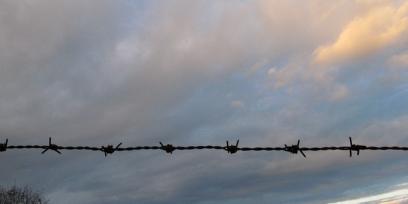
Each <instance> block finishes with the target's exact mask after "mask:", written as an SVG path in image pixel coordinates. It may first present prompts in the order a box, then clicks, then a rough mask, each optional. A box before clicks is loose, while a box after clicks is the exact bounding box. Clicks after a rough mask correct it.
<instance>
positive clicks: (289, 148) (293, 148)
mask: <svg viewBox="0 0 408 204" xmlns="http://www.w3.org/2000/svg"><path fill="white" fill-rule="evenodd" d="M159 144H160V146H134V147H120V146H121V145H122V143H119V144H118V145H116V146H115V147H114V145H107V146H101V147H91V146H60V145H56V144H53V143H52V141H51V138H49V141H48V144H47V145H9V144H8V139H6V141H5V142H4V143H0V152H5V151H6V150H8V149H42V150H43V151H42V152H41V153H43V154H44V153H45V152H47V151H48V150H52V151H55V152H57V153H59V154H62V153H61V151H60V150H88V151H101V152H103V153H104V154H105V157H106V156H107V155H108V154H113V153H114V152H121V151H138V150H163V151H165V152H166V153H169V154H172V153H173V152H174V151H175V150H203V149H209V150H225V151H226V152H227V153H229V154H235V153H237V152H239V151H242V152H246V151H285V152H289V153H292V154H297V153H298V152H300V153H301V154H302V156H303V157H305V158H306V154H305V153H304V152H305V151H334V150H341V151H349V155H350V157H352V152H353V151H354V152H356V153H357V155H359V154H360V150H402V151H408V147H403V146H364V145H357V144H353V141H352V139H351V137H349V146H325V147H300V140H298V142H297V144H294V145H286V144H285V145H284V146H283V147H238V144H239V140H237V142H236V144H235V145H233V144H229V142H228V141H227V142H226V146H213V145H206V146H174V145H172V144H166V145H164V144H163V143H162V142H159Z"/></svg>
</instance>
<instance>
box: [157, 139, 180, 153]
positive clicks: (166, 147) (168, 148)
mask: <svg viewBox="0 0 408 204" xmlns="http://www.w3.org/2000/svg"><path fill="white" fill-rule="evenodd" d="M159 143H160V146H161V149H162V150H164V151H165V152H167V153H169V154H173V152H174V150H176V148H175V147H174V146H173V145H171V144H166V145H163V143H162V142H159Z"/></svg>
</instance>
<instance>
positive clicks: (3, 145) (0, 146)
mask: <svg viewBox="0 0 408 204" xmlns="http://www.w3.org/2000/svg"><path fill="white" fill-rule="evenodd" d="M7 143H8V139H6V142H5V143H0V152H5V151H6V150H7Z"/></svg>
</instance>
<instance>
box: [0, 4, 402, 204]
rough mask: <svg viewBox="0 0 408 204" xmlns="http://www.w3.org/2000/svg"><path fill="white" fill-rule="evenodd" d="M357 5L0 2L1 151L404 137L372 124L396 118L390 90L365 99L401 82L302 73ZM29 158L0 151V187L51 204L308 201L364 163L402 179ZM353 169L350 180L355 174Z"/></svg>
mask: <svg viewBox="0 0 408 204" xmlns="http://www.w3.org/2000/svg"><path fill="white" fill-rule="evenodd" d="M377 6H379V4H378V5H377ZM358 7H359V6H356V5H355V4H354V2H352V1H336V2H329V1H310V2H306V1H305V2H303V1H302V2H292V1H255V2H253V1H234V2H229V1H217V2H213V3H208V2H206V1H194V2H192V1H169V2H164V3H163V2H160V3H158V2H156V1H145V2H143V1H137V2H132V1H120V0H119V1H115V2H113V1H98V2H97V3H95V1H91V0H89V1H69V2H56V1H44V2H36V3H34V2H17V1H11V0H10V1H2V2H1V3H0V27H1V29H0V45H1V46H0V61H1V62H2V63H1V69H0V96H1V97H0V115H1V116H2V117H1V118H0V131H1V134H2V136H1V137H3V138H9V144H11V145H12V144H42V143H43V142H44V143H46V142H47V139H48V137H53V141H54V142H55V143H56V144H61V145H96V146H101V145H107V144H117V143H119V142H123V146H134V145H157V144H158V141H162V142H164V143H172V144H177V145H189V144H192V145H201V144H214V145H224V144H225V140H230V141H231V140H236V139H240V144H242V145H243V146H277V145H283V144H285V143H286V144H290V143H292V142H293V143H295V142H296V141H297V139H299V138H301V139H302V141H304V145H305V146H312V145H315V143H314V142H316V145H327V144H332V143H335V142H336V143H337V142H338V143H339V144H346V140H345V139H346V136H344V135H349V134H350V133H352V134H353V135H356V137H357V136H359V138H360V139H361V141H359V140H358V139H357V140H356V142H365V141H371V142H373V143H374V142H377V141H378V143H379V144H383V143H385V144H394V142H396V141H398V142H401V141H404V140H403V136H402V134H401V133H403V132H406V131H405V130H404V128H403V127H407V126H406V125H404V124H405V120H403V119H400V120H401V121H402V122H401V123H398V122H395V123H396V124H400V125H395V126H393V125H389V124H388V123H386V122H384V124H383V123H381V122H378V121H375V120H374V119H373V118H375V119H378V118H380V119H378V120H381V119H384V118H381V117H385V116H386V117H388V118H385V119H389V120H390V121H394V120H392V119H395V118H397V117H398V116H401V114H404V111H403V110H405V109H404V108H403V106H404V104H405V103H404V99H405V97H404V96H403V94H398V96H397V97H394V99H396V98H397V99H398V100H394V99H393V100H388V101H386V103H387V104H386V105H384V106H381V103H380V102H378V101H382V100H383V99H384V98H387V97H388V96H389V95H391V94H392V93H394V88H395V87H396V86H399V85H400V83H402V82H404V80H401V81H402V82H401V81H398V82H395V81H393V83H391V84H389V85H388V86H383V83H382V81H380V80H378V81H376V79H378V76H377V75H375V74H372V73H368V74H366V73H364V74H361V73H356V72H355V69H347V70H349V72H347V73H342V72H336V69H333V70H335V71H334V72H330V73H328V72H325V73H323V72H318V71H319V69H316V70H313V69H312V67H311V66H314V65H310V61H311V60H313V57H314V56H313V55H311V54H310V53H312V52H313V51H314V50H315V48H316V47H319V45H322V44H324V43H325V42H328V41H330V40H331V39H333V38H335V37H336V36H337V35H338V33H341V32H342V31H341V30H342V26H343V25H346V24H347V23H348V22H350V21H352V18H353V16H361V18H362V19H365V18H366V16H367V15H369V14H371V13H372V12H374V11H375V10H373V11H370V12H368V13H366V14H361V13H360V10H359V9H358ZM389 9H391V10H392V9H394V10H395V11H397V10H398V11H400V10H401V13H403V14H404V12H403V11H402V9H401V8H398V9H397V8H394V7H393V6H389ZM379 10H381V9H379ZM394 10H393V11H394ZM387 11H388V10H387ZM374 13H375V12H374ZM379 13H382V12H379ZM386 14H387V15H388V13H386ZM384 15H385V14H384ZM389 15H391V14H389ZM391 16H393V17H392V18H393V19H394V18H395V19H397V20H398V18H397V17H398V16H397V15H396V14H395V15H394V14H393V15H391ZM396 16H397V17H396ZM367 18H368V17H367ZM365 21H368V20H365ZM365 21H364V22H365ZM368 22H370V23H372V22H371V21H368ZM381 22H382V21H381ZM387 22H388V21H387ZM390 22H393V20H391V21H390ZM401 22H403V21H402V20H401ZM391 27H398V26H391ZM353 28H354V27H353ZM401 32H402V31H401ZM385 33H388V32H385ZM387 35H388V34H387ZM398 35H402V34H398ZM396 38H397V37H396ZM389 41H390V42H391V41H392V40H389ZM394 41H395V40H394ZM353 42H354V41H353ZM384 46H385V45H384ZM392 53H399V52H394V51H393V52H392ZM384 59H388V58H387V57H384V58H379V59H378V61H380V62H383V61H384ZM334 66H335V65H334ZM373 70H378V68H376V69H373ZM396 72H398V74H400V73H401V72H400V71H399V70H397V71H396ZM319 74H322V75H319ZM319 76H321V78H319ZM348 76H353V77H356V76H362V77H364V78H365V80H360V79H355V78H353V77H351V79H349V77H348ZM401 76H402V75H401ZM380 79H382V78H380ZM271 83H272V87H273V88H271ZM367 87H369V88H367ZM356 93H357V94H356ZM345 99H349V100H345ZM390 107H394V108H395V110H394V112H392V110H391V108H390ZM398 107H399V108H398ZM397 109H398V110H397ZM237 110H239V111H237ZM385 119H384V121H387V120H385ZM377 122H378V123H377ZM373 123H374V124H373ZM370 124H371V125H370ZM393 124H394V123H393ZM384 126H386V128H384ZM366 127H369V128H368V129H367V130H366V129H365V128H366ZM361 129H363V130H364V131H358V130H361ZM382 129H384V130H383V131H381V130H382ZM365 131H366V132H365ZM374 133H375V134H374ZM385 135H389V137H387V136H385ZM363 139H364V140H363ZM2 141H3V140H2ZM387 142H388V143H387ZM302 144H303V143H302ZM31 153H32V154H31ZM37 153H39V152H36V151H35V150H33V152H26V151H21V152H19V151H18V150H16V151H11V150H10V151H7V152H3V153H1V154H0V156H1V159H2V162H4V163H7V164H8V165H6V166H2V168H1V169H0V172H1V174H0V180H2V183H6V184H7V183H13V182H14V180H16V182H17V183H22V184H32V185H34V186H35V187H38V188H40V189H43V190H44V191H45V192H46V194H48V195H50V198H51V199H53V200H55V201H58V200H61V199H77V200H74V201H78V202H80V203H89V204H93V203H103V202H105V203H112V202H115V203H135V202H136V203H138V202H139V203H140V202H141V203H199V202H202V203H226V202H231V203H239V202H241V203H254V202H256V201H259V202H260V203H270V202H271V200H273V201H276V202H281V203H285V202H286V203H307V202H309V203H316V202H319V201H322V200H330V199H333V198H338V197H342V193H343V192H344V191H346V190H348V189H349V188H354V186H355V183H359V184H360V185H366V184H367V183H369V182H370V181H371V179H372V178H373V177H375V176H376V173H378V171H380V170H379V169H378V168H374V167H373V166H376V165H379V164H383V163H386V164H389V163H391V162H392V163H393V164H395V163H396V164H400V165H401V166H399V168H397V169H396V167H395V165H394V166H393V167H392V168H391V167H390V168H388V167H389V165H388V166H387V167H384V168H381V171H383V173H382V174H381V175H382V176H380V178H383V179H384V180H387V179H389V178H390V177H397V176H399V175H401V174H399V172H406V171H404V170H405V166H406V165H405V166H404V165H402V164H404V163H403V161H405V160H404V159H403V157H402V156H401V157H399V156H398V157H397V156H396V157H395V158H394V160H391V159H389V158H387V159H385V160H383V159H382V158H380V159H378V158H376V157H374V156H371V154H365V152H363V153H362V154H361V156H360V157H358V158H357V159H355V160H346V158H345V157H346V156H347V155H345V154H344V152H341V153H339V152H332V153H329V154H330V155H327V154H323V155H322V156H319V155H320V154H313V153H310V157H309V154H308V160H304V159H303V158H301V157H297V156H299V155H288V154H286V153H285V152H274V153H270V152H256V153H255V152H253V153H242V154H240V152H239V153H238V154H235V155H229V154H226V153H225V152H223V151H222V150H221V151H220V152H214V151H196V152H194V154H189V153H188V152H184V151H176V152H174V153H173V154H172V155H166V154H164V152H162V151H140V152H118V153H117V154H116V153H115V154H113V155H110V157H107V158H105V157H104V156H103V154H102V153H101V152H99V153H98V152H68V151H64V152H63V155H54V154H45V155H37ZM275 153H276V154H275ZM332 156H333V157H332ZM401 158H402V159H401ZM353 159H354V158H353ZM387 162H389V163H387ZM370 165H371V166H370ZM342 167H344V169H343V168H342ZM365 168H366V169H367V171H363V172H364V173H365V174H364V175H361V174H359V173H358V172H360V171H355V170H356V169H357V170H362V169H365ZM345 178H347V179H345ZM299 192H301V193H299ZM316 192H319V193H316ZM333 192H336V193H333ZM294 195H295V196H294ZM263 198H265V199H263ZM71 201H72V200H71ZM67 202H69V201H67Z"/></svg>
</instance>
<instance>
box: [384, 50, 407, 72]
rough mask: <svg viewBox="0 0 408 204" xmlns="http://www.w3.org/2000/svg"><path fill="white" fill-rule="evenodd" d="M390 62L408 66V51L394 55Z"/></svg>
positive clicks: (395, 64)
mask: <svg viewBox="0 0 408 204" xmlns="http://www.w3.org/2000/svg"><path fill="white" fill-rule="evenodd" d="M388 62H389V64H390V65H391V66H397V67H401V68H406V67H408V52H403V53H399V54H396V55H393V56H391V58H390V59H389V60H388Z"/></svg>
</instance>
